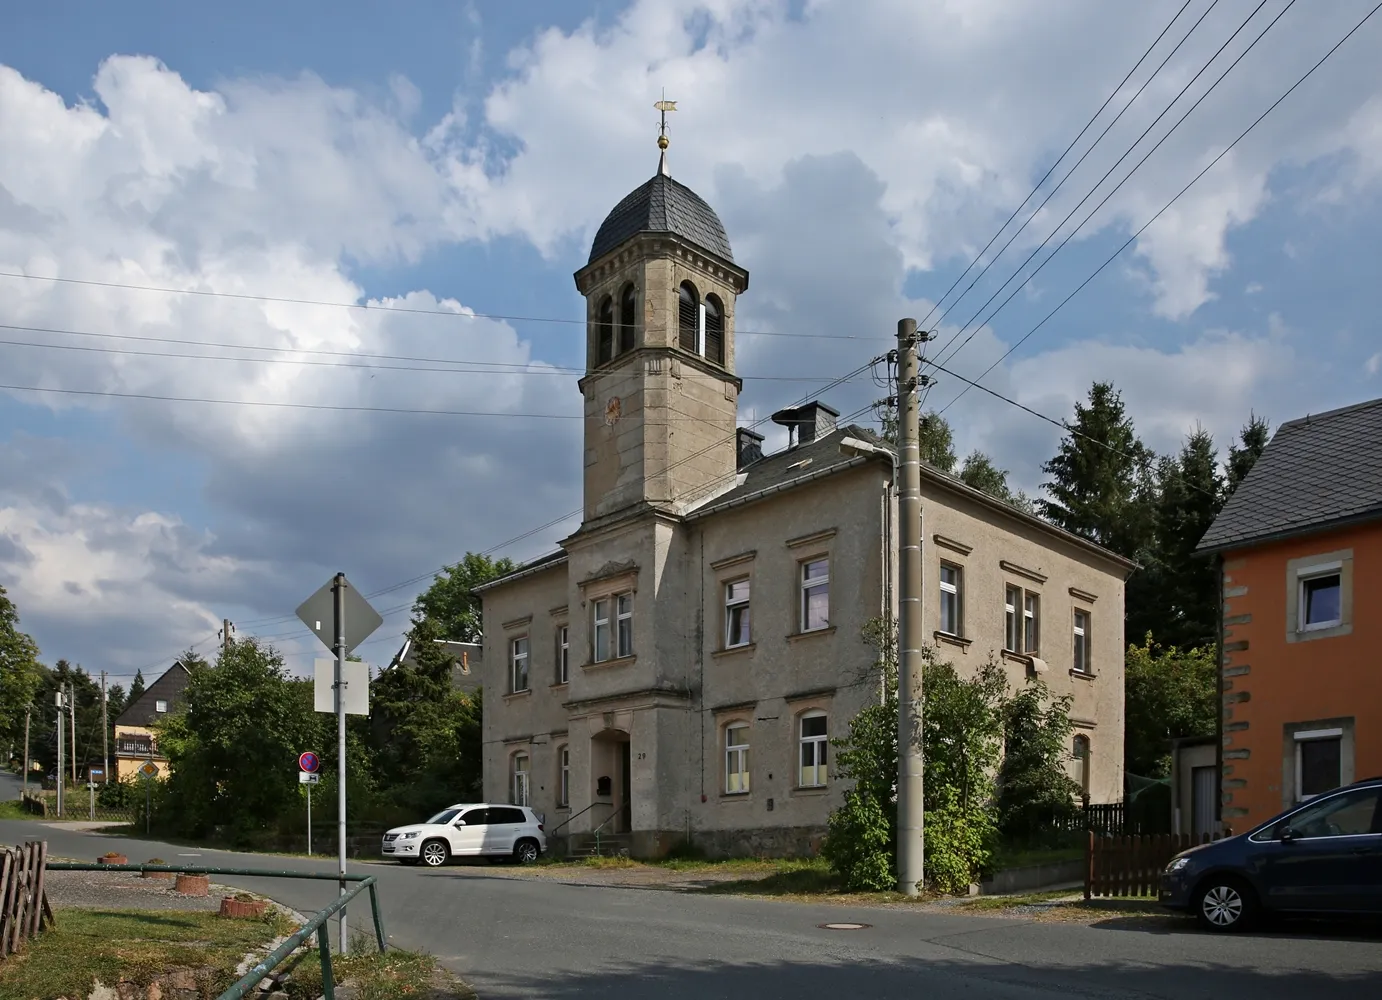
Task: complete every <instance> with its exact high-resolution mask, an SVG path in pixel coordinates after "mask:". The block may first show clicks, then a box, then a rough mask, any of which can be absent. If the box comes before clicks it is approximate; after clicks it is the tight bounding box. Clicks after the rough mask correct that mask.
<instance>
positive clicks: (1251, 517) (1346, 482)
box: [1199, 399, 1382, 551]
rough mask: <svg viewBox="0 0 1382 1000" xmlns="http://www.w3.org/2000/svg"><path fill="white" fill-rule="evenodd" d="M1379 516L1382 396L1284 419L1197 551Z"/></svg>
mask: <svg viewBox="0 0 1382 1000" xmlns="http://www.w3.org/2000/svg"><path fill="white" fill-rule="evenodd" d="M1371 517H1382V399H1374V400H1371V401H1369V402H1366V403H1359V404H1357V405H1356V406H1347V407H1344V408H1342V409H1338V410H1330V411H1329V412H1327V413H1320V414H1315V415H1312V416H1308V417H1302V418H1300V419H1299V420H1291V421H1288V422H1287V423H1284V424H1282V425H1281V426H1280V427H1279V428H1278V429H1277V432H1276V434H1275V435H1273V437H1272V440H1271V443H1269V444H1268V445H1267V448H1266V450H1265V451H1264V452H1263V453H1262V457H1261V458H1259V459H1258V460H1257V464H1256V465H1254V466H1253V467H1252V471H1251V472H1249V473H1248V475H1247V478H1246V479H1244V480H1243V481H1242V482H1241V483H1239V484H1238V489H1236V490H1235V491H1234V492H1233V496H1231V497H1230V498H1229V500H1228V503H1226V504H1225V505H1224V509H1223V510H1221V511H1220V512H1219V516H1218V517H1216V518H1215V519H1214V523H1213V524H1212V525H1210V527H1209V530H1208V531H1206V532H1205V534H1204V537H1203V538H1202V539H1200V544H1199V550H1200V551H1212V550H1218V549H1226V548H1236V547H1238V546H1240V545H1244V544H1247V543H1250V542H1254V541H1260V540H1265V539H1268V538H1275V537H1282V536H1287V535H1292V534H1298V533H1302V532H1306V531H1311V530H1317V529H1320V528H1326V527H1328V526H1330V525H1332V524H1337V523H1344V522H1348V521H1353V520H1362V519H1367V518H1371Z"/></svg>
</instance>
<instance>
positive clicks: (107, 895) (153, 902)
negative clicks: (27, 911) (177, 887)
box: [44, 870, 241, 912]
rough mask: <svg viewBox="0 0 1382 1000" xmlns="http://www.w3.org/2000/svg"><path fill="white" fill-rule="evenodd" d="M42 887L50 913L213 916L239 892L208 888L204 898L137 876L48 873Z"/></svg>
mask: <svg viewBox="0 0 1382 1000" xmlns="http://www.w3.org/2000/svg"><path fill="white" fill-rule="evenodd" d="M44 878H45V881H44V887H45V889H46V891H47V894H48V902H49V904H50V905H51V906H52V907H53V909H55V910H56V909H59V908H60V907H65V906H81V907H87V908H106V909H119V910H192V911H211V912H215V911H216V910H219V909H220V908H221V899H222V897H224V896H229V895H233V894H234V893H236V892H239V891H241V890H238V889H232V888H231V887H230V886H226V885H216V884H215V883H214V882H213V883H212V884H211V889H210V893H209V894H208V895H206V896H184V895H182V894H181V893H178V892H174V891H173V885H174V879H172V878H166V879H159V878H144V877H142V876H141V875H140V874H139V873H138V872H64V871H51V870H50V871H49V872H48V873H47V875H45V877H44Z"/></svg>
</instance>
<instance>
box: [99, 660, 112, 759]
mask: <svg viewBox="0 0 1382 1000" xmlns="http://www.w3.org/2000/svg"><path fill="white" fill-rule="evenodd" d="M109 782H110V721H109V717H108V715H107V713H106V672H105V671H104V670H102V671H101V784H103V785H104V784H108V783H109Z"/></svg>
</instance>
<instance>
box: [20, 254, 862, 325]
mask: <svg viewBox="0 0 1382 1000" xmlns="http://www.w3.org/2000/svg"><path fill="white" fill-rule="evenodd" d="M0 278H17V279H23V280H27V281H52V282H60V283H64V284H71V285H89V286H94V287H97V288H120V289H126V290H129V291H136V292H163V293H165V294H169V295H197V296H204V297H207V298H218V299H236V300H241V301H247V302H274V303H279V304H283V305H297V306H324V307H327V308H334V309H358V310H363V311H366V312H389V313H404V314H411V315H419V316H446V317H449V318H450V319H470V320H474V319H486V320H495V321H498V322H511V323H562V324H569V325H574V326H585V325H586V321H585V320H583V319H570V318H566V317H558V316H511V315H506V314H503V313H479V312H474V311H469V310H468V311H466V312H456V311H455V310H454V309H423V308H420V307H418V306H386V305H378V304H371V303H367V302H331V301H327V300H322V299H300V298H293V297H291V296H285V295H252V294H249V293H247V292H221V291H214V290H212V289H208V288H170V287H167V286H164V285H136V284H132V283H130V282H124V281H98V280H96V279H94V278H69V277H59V276H57V275H50V274H27V273H25V272H23V271H0ZM735 336H738V337H794V338H798V339H802V340H880V339H882V338H881V337H861V336H856V335H853V334H844V333H797V332H793V331H788V330H736V331H735Z"/></svg>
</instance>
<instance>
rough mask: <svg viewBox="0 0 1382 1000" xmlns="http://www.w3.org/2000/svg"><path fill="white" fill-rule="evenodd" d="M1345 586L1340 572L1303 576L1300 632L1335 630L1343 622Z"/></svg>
mask: <svg viewBox="0 0 1382 1000" xmlns="http://www.w3.org/2000/svg"><path fill="white" fill-rule="evenodd" d="M1342 595H1343V586H1342V583H1341V577H1340V574H1339V572H1338V571H1335V572H1333V573H1321V574H1319V575H1315V576H1303V577H1301V581H1300V605H1299V608H1300V631H1302V632H1309V631H1311V630H1313V629H1318V628H1333V627H1334V626H1335V625H1338V624H1340V623H1341V622H1342V621H1343V608H1342V602H1341V597H1342Z"/></svg>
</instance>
